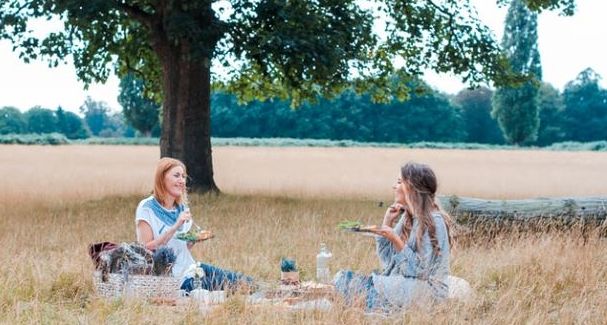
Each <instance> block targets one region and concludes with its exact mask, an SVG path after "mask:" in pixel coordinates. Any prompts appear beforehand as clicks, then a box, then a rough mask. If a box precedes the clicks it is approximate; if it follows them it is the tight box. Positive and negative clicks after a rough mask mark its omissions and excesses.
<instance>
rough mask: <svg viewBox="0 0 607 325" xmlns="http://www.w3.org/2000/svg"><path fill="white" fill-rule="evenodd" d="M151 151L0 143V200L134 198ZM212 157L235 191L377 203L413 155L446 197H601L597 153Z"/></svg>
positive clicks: (230, 150) (310, 151) (334, 152)
mask: <svg viewBox="0 0 607 325" xmlns="http://www.w3.org/2000/svg"><path fill="white" fill-rule="evenodd" d="M158 157H159V150H158V148H157V147H145V146H56V147H53V146H13V145H0V178H1V179H2V183H1V184H2V189H1V190H0V201H3V202H11V201H15V200H17V201H40V200H42V201H57V200H60V201H64V200H72V199H94V198H99V197H102V196H104V195H126V194H139V195H141V194H144V193H146V192H147V191H149V189H150V188H151V182H152V181H151V178H150V175H152V174H153V170H154V166H155V163H156V161H157V159H158ZM213 159H214V161H213V163H214V167H215V168H214V169H215V180H216V182H217V184H218V185H219V187H220V188H221V189H222V190H223V191H225V192H228V193H236V194H262V195H267V194H271V195H289V196H295V197H345V198H348V197H349V198H352V197H356V198H373V199H379V198H383V197H386V196H389V195H390V193H391V192H390V184H392V182H393V181H394V179H395V178H396V176H397V174H398V168H399V166H400V165H401V164H402V163H403V162H406V161H409V160H415V161H418V162H424V163H428V164H430V165H431V166H432V167H433V168H434V169H435V171H436V172H437V174H438V177H439V180H440V184H439V185H440V188H439V192H440V193H442V194H447V195H451V194H456V195H460V196H472V197H480V198H495V199H497V198H529V197H538V196H545V197H549V196H588V195H594V196H597V195H607V186H605V184H607V173H605V167H606V166H607V152H556V151H524V150H521V151H498V150H493V151H485V150H429V149H386V148H289V147H284V148H263V147H217V148H214V149H213Z"/></svg>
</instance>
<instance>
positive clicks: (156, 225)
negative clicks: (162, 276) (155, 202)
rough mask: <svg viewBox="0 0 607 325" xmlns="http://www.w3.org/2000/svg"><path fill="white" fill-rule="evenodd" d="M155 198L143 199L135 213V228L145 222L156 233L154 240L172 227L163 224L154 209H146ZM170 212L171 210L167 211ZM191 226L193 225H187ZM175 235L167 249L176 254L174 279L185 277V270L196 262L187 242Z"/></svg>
mask: <svg viewBox="0 0 607 325" xmlns="http://www.w3.org/2000/svg"><path fill="white" fill-rule="evenodd" d="M153 198H154V197H153V196H150V197H148V198H146V199H143V200H142V201H141V202H139V205H138V206H137V211H136V212H135V227H136V226H137V223H138V222H139V220H143V221H145V222H146V223H147V224H149V225H150V227H152V232H153V233H154V239H156V238H158V237H160V235H161V234H163V233H164V232H166V231H167V230H168V229H169V228H170V226H167V225H166V224H164V222H162V221H161V220H160V219H159V218H158V217H157V216H156V214H155V213H154V211H152V209H150V208H148V207H145V206H144V205H145V203H146V202H148V201H150V200H152V199H153ZM167 211H170V210H167ZM187 225H189V226H191V224H187ZM182 227H184V228H185V227H186V224H184V225H183V226H182ZM181 231H188V229H181ZM177 233H179V231H178V232H176V233H175V235H177ZM175 235H173V238H171V239H170V240H169V242H168V243H167V245H166V246H167V247H170V248H172V249H173V251H174V253H175V257H176V259H175V265H173V271H172V273H173V276H174V277H181V276H183V273H184V272H185V270H187V268H188V267H190V265H192V264H193V263H194V262H195V261H194V258H193V257H192V254H191V253H190V250H189V249H188V246H187V242H186V241H184V240H179V239H177V238H175Z"/></svg>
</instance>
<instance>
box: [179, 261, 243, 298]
mask: <svg viewBox="0 0 607 325" xmlns="http://www.w3.org/2000/svg"><path fill="white" fill-rule="evenodd" d="M200 266H201V267H202V269H203V270H204V273H205V276H204V277H202V279H200V280H201V289H204V290H209V291H214V290H225V289H230V288H234V287H235V286H236V285H238V283H241V282H244V283H247V284H253V278H251V277H250V276H245V275H244V274H242V273H240V272H233V271H229V270H224V269H220V268H218V267H216V266H213V265H210V264H205V263H200ZM181 289H182V290H185V291H186V292H190V291H192V290H193V289H194V279H193V278H187V279H185V280H184V281H183V283H182V284H181Z"/></svg>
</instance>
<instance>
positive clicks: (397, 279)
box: [335, 162, 453, 309]
mask: <svg viewBox="0 0 607 325" xmlns="http://www.w3.org/2000/svg"><path fill="white" fill-rule="evenodd" d="M437 187H438V182H437V179H436V175H435V174H434V172H433V171H432V169H431V168H430V167H429V166H427V165H424V164H418V163H413V162H409V163H407V164H405V165H404V166H402V167H401V170H400V175H399V177H398V181H397V182H396V184H395V185H394V186H393V189H394V203H393V204H392V205H391V206H390V207H389V208H388V210H387V211H386V213H385V215H384V218H383V222H382V225H381V226H379V227H377V228H375V229H372V231H373V232H374V233H375V234H377V235H378V238H376V248H377V255H378V257H379V260H380V263H381V265H382V267H383V271H382V272H381V273H380V274H372V275H371V276H364V275H357V274H355V273H353V272H351V271H342V272H340V273H338V275H337V276H336V278H335V285H336V288H337V290H338V291H339V292H341V293H342V294H343V295H344V296H345V297H346V300H347V301H348V302H350V301H351V300H352V299H353V298H355V297H364V298H365V301H366V306H367V308H368V309H374V308H378V307H379V308H386V309H392V308H394V307H405V306H408V305H411V304H413V303H419V304H423V305H426V304H429V303H432V302H436V301H440V300H443V299H445V298H447V295H448V286H447V278H448V276H449V250H450V248H451V245H452V244H453V240H452V231H451V228H452V222H451V218H450V216H449V214H447V213H446V212H444V211H443V210H442V209H441V207H440V205H439V204H438V202H437V200H436V190H437ZM399 217H400V219H399Z"/></svg>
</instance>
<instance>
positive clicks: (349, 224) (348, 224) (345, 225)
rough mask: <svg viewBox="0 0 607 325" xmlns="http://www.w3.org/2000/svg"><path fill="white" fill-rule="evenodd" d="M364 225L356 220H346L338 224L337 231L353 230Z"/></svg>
mask: <svg viewBox="0 0 607 325" xmlns="http://www.w3.org/2000/svg"><path fill="white" fill-rule="evenodd" d="M362 225H363V223H362V222H360V221H354V220H344V221H342V222H340V223H338V224H337V229H352V228H357V227H360V226H362Z"/></svg>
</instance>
